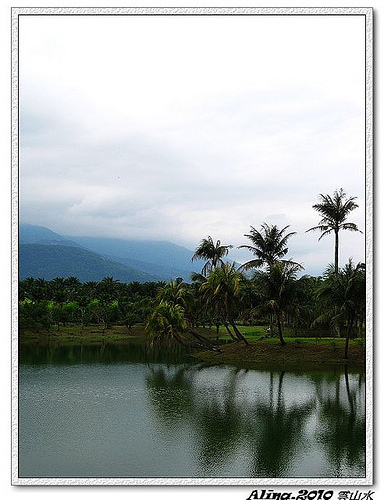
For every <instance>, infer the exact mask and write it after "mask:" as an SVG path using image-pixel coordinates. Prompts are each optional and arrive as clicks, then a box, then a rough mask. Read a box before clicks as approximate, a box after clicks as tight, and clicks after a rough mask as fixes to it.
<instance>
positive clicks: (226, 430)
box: [19, 345, 365, 478]
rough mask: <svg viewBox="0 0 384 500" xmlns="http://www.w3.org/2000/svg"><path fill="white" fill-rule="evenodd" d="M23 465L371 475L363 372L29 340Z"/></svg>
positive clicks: (23, 468) (87, 471)
mask: <svg viewBox="0 0 384 500" xmlns="http://www.w3.org/2000/svg"><path fill="white" fill-rule="evenodd" d="M19 475H20V477H263V478H274V477H287V478H288V477H342V476H344V477H364V476H365V382H364V375H363V374H362V373H345V372H344V371H328V372H313V373H309V372H308V373H291V372H280V371H278V372H274V371H271V372H269V371H256V370H238V369H236V368H232V367H224V366H220V367H206V366H204V365H201V364H200V363H196V362H193V361H191V359H190V358H189V357H186V356H185V355H183V354H182V353H180V352H179V353H174V354H173V355H172V360H171V359H170V356H169V354H167V353H165V352H164V351H156V352H151V353H149V354H147V351H146V349H145V348H144V346H138V345H125V346H108V345H107V346H90V347H85V346H84V347H81V348H80V347H77V348H73V347H57V346H56V347H52V346H51V347H39V348H33V349H31V348H28V349H26V348H21V364H20V370H19Z"/></svg>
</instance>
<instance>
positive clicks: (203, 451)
mask: <svg viewBox="0 0 384 500" xmlns="http://www.w3.org/2000/svg"><path fill="white" fill-rule="evenodd" d="M240 373H241V370H239V369H232V370H231V371H230V372H229V373H228V374H227V380H226V381H225V385H224V387H223V388H222V389H221V391H220V393H216V394H215V395H213V394H211V393H210V397H205V398H202V399H200V400H199V404H198V405H197V407H196V410H197V411H196V412H195V413H194V415H193V420H194V424H195V427H196V431H197V432H196V440H197V443H198V445H197V446H198V448H199V451H198V462H199V466H200V468H201V473H202V474H203V475H208V476H209V475H215V474H217V472H218V471H219V470H220V469H221V468H222V467H224V466H225V465H227V464H228V463H230V461H231V458H233V456H236V455H237V451H238V448H239V445H240V443H241V440H242V437H243V432H244V421H243V412H244V409H243V407H242V405H241V403H240V402H239V401H238V398H237V397H236V396H237V388H238V381H239V378H240ZM213 396H214V397H213ZM229 467H230V466H229Z"/></svg>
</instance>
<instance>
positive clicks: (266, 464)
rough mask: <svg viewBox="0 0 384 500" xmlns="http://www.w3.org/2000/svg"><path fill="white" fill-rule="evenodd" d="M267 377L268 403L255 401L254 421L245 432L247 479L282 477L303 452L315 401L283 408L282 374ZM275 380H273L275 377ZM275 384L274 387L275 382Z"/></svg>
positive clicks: (272, 374)
mask: <svg viewBox="0 0 384 500" xmlns="http://www.w3.org/2000/svg"><path fill="white" fill-rule="evenodd" d="M277 375H278V374H276V373H272V372H271V374H270V384H269V400H268V401H267V402H266V401H265V400H264V401H263V400H260V399H259V400H258V401H256V404H255V408H254V419H253V421H252V425H251V426H250V427H249V428H248V429H247V433H248V436H249V438H248V439H249V444H250V446H251V456H252V459H251V466H250V471H249V475H250V477H283V476H285V475H286V473H287V471H288V470H289V466H290V464H291V463H292V462H293V461H294V459H295V455H296V454H298V453H301V452H302V451H303V450H302V448H301V447H300V445H302V443H303V442H304V426H305V423H306V421H307V419H308V417H309V416H310V415H311V413H312V412H313V410H314V408H315V398H314V397H312V398H311V399H310V400H309V401H307V402H305V403H303V404H291V405H290V406H288V405H286V404H285V402H284V395H283V379H284V372H281V373H280V374H279V375H278V376H277ZM276 376H277V377H276ZM276 378H277V379H278V380H277V387H276V384H275V379H276Z"/></svg>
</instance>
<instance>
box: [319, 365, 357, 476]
mask: <svg viewBox="0 0 384 500" xmlns="http://www.w3.org/2000/svg"><path fill="white" fill-rule="evenodd" d="M343 380H344V386H342V381H343ZM361 381H362V377H361V375H360V376H359V378H358V380H357V383H355V384H354V385H353V386H352V387H351V383H350V377H349V374H348V371H347V369H346V370H345V373H344V377H343V376H342V375H340V376H339V377H338V379H337V383H336V386H335V391H334V394H333V395H332V394H331V395H330V393H329V391H327V393H326V395H325V396H323V397H322V398H320V399H319V402H320V419H321V422H322V424H321V427H320V430H319V431H318V435H317V440H318V442H319V443H320V444H321V445H322V447H323V449H324V451H325V453H326V454H327V456H328V460H329V463H330V464H333V470H332V475H334V476H336V477H340V476H343V475H345V474H344V473H343V471H344V468H345V467H346V466H348V467H349V468H354V467H356V468H358V469H359V470H362V469H364V467H365V433H366V429H365V407H364V394H363V386H362V383H361ZM319 393H320V391H319V392H318V394H319Z"/></svg>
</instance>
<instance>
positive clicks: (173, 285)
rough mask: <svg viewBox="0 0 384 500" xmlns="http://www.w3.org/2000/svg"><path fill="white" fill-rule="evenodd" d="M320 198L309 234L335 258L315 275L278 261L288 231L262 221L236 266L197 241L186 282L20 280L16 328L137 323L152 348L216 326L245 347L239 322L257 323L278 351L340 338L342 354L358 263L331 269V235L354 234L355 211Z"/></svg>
mask: <svg viewBox="0 0 384 500" xmlns="http://www.w3.org/2000/svg"><path fill="white" fill-rule="evenodd" d="M320 196H321V197H322V198H321V202H320V203H318V204H317V205H314V208H315V210H317V211H318V212H319V213H320V214H321V215H322V220H321V221H320V223H319V225H318V226H316V227H314V228H311V229H310V230H309V231H312V230H320V232H321V236H320V238H322V237H323V236H324V235H326V234H329V233H334V234H335V262H334V263H333V264H330V265H329V266H328V267H327V269H325V271H324V273H323V275H322V276H321V277H313V276H308V275H305V274H304V275H301V276H300V277H298V275H299V273H302V272H303V268H302V266H301V265H300V264H298V263H297V262H294V261H293V260H291V259H289V260H287V259H286V258H285V257H286V254H287V253H288V242H289V240H290V238H291V237H293V236H294V234H295V233H294V232H289V226H286V227H284V228H282V229H280V228H278V227H277V226H276V225H268V224H266V223H263V224H262V225H261V228H260V229H259V230H258V229H256V228H255V227H253V226H251V228H250V231H249V233H248V234H246V235H245V236H246V237H247V238H248V240H249V242H250V244H249V245H243V247H244V248H247V249H248V250H249V251H250V253H251V254H252V257H253V258H252V259H251V260H250V261H248V262H246V263H244V264H243V265H241V266H238V265H236V264H235V263H230V262H228V260H227V256H228V254H229V252H230V249H231V248H232V246H231V245H223V244H222V243H221V241H220V240H217V241H215V240H214V239H213V238H212V237H211V236H208V237H207V238H204V239H203V240H202V241H201V242H200V244H199V245H198V246H197V248H196V250H195V253H194V255H193V257H192V259H193V260H202V261H203V262H202V269H201V273H193V274H192V276H191V283H186V282H184V281H183V280H182V279H177V280H175V281H172V282H168V283H165V282H147V283H139V282H132V283H122V282H120V281H118V280H115V279H113V277H105V278H103V279H102V280H101V281H88V282H80V280H79V279H78V278H76V277H69V278H62V277H57V278H54V279H52V280H50V281H46V280H44V279H35V278H27V279H25V280H23V281H21V282H20V284H19V328H20V332H21V334H23V332H31V331H35V332H42V331H45V332H52V331H60V329H61V328H62V327H64V326H67V325H71V326H72V327H73V328H76V329H77V331H78V332H80V333H81V332H84V329H85V328H86V327H89V326H90V325H94V326H95V327H97V330H98V331H99V332H101V333H102V334H104V333H105V332H106V331H107V330H108V329H110V328H111V327H112V326H113V325H124V326H125V327H126V328H127V329H128V330H131V329H132V327H133V326H135V325H141V326H142V328H143V329H145V332H146V334H147V335H148V337H149V338H150V339H151V341H152V343H155V342H162V341H164V340H166V339H167V340H169V339H173V340H175V341H177V342H180V343H191V342H199V343H200V344H201V343H203V344H204V342H205V341H206V340H207V338H209V339H210V341H212V340H214V339H215V340H216V341H218V340H219V332H220V331H222V329H223V328H224V329H225V332H226V334H227V335H228V336H229V338H230V339H231V340H232V341H233V342H241V343H244V344H246V345H248V344H249V342H250V340H249V339H247V335H246V334H244V333H242V332H241V328H240V326H250V327H252V326H263V327H264V329H263V331H264V332H265V336H276V337H277V338H278V339H279V342H280V344H281V345H285V343H286V340H285V338H286V337H287V336H297V337H298V336H300V337H303V336H307V337H309V336H312V337H316V336H324V332H326V336H327V337H332V336H335V337H344V338H345V357H347V355H348V343H349V339H351V338H354V337H356V336H359V337H362V338H363V337H364V333H365V293H366V290H365V265H364V264H363V263H357V264H355V263H354V262H353V261H352V259H350V260H349V261H348V262H347V263H346V264H345V265H344V267H342V268H339V265H338V245H339V232H340V230H351V231H358V228H357V227H356V225H355V224H353V223H349V222H346V218H347V215H348V214H349V212H351V211H352V210H353V209H354V208H356V207H357V205H356V203H355V202H354V198H348V199H347V198H346V195H345V193H344V192H343V191H342V190H340V191H336V192H335V193H334V195H333V197H330V196H323V195H320ZM205 330H206V331H207V335H205V334H204V331H205ZM202 331H203V333H202ZM208 332H209V333H208Z"/></svg>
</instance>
